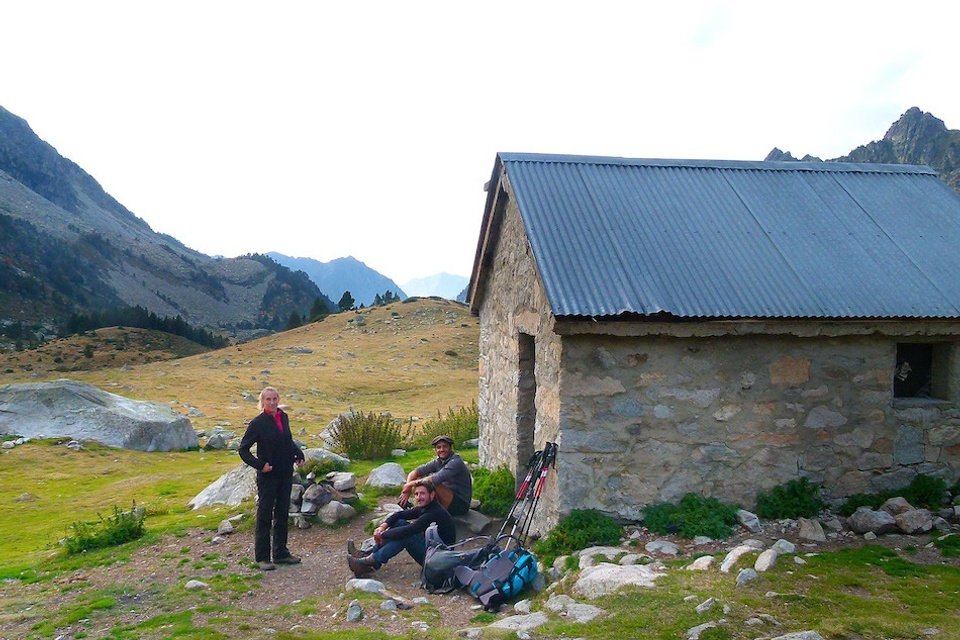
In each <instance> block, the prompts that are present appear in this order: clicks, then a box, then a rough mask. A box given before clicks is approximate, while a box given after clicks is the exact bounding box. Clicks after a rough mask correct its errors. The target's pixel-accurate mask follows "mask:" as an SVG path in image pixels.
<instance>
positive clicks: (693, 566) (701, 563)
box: [685, 556, 715, 571]
mask: <svg viewBox="0 0 960 640" xmlns="http://www.w3.org/2000/svg"><path fill="white" fill-rule="evenodd" d="M714 560H715V558H714V557H713V556H700V557H699V558H697V559H696V560H694V561H693V562H692V563H690V564H688V565H687V566H686V567H685V568H686V569H687V570H688V571H706V570H707V569H709V568H710V566H711V565H712V564H713V561H714Z"/></svg>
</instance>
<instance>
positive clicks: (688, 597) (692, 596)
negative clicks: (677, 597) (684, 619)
mask: <svg viewBox="0 0 960 640" xmlns="http://www.w3.org/2000/svg"><path fill="white" fill-rule="evenodd" d="M696 599H697V596H694V595H689V596H684V598H683V601H684V602H693V601H694V600H696Z"/></svg>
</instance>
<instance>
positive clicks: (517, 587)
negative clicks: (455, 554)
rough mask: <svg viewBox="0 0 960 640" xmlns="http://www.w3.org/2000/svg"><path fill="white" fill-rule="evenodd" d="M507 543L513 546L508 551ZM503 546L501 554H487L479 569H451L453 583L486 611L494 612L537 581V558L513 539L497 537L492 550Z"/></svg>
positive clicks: (498, 552)
mask: <svg viewBox="0 0 960 640" xmlns="http://www.w3.org/2000/svg"><path fill="white" fill-rule="evenodd" d="M511 542H514V543H516V547H515V548H513V549H510V548H509V546H510V544H511ZM504 543H505V545H506V546H505V548H504V549H503V551H499V550H498V551H496V552H493V553H491V554H490V556H489V558H488V559H487V561H486V563H484V564H483V566H481V567H479V568H477V569H474V568H471V567H468V566H460V567H457V568H456V569H454V577H455V578H456V580H457V581H458V582H459V583H460V584H462V585H464V586H465V587H466V589H467V591H469V592H470V595H472V596H474V597H475V598H477V599H478V600H480V603H481V604H482V605H483V608H484V610H486V611H496V610H497V609H499V608H500V605H501V604H503V603H504V602H505V601H507V600H510V599H511V598H514V597H516V596H518V595H520V594H521V593H522V592H523V591H524V590H525V589H526V588H527V586H529V585H530V583H532V582H533V581H534V580H535V579H536V577H537V558H536V557H535V556H534V555H533V554H532V553H531V552H530V551H528V550H527V549H524V548H523V547H522V546H520V543H519V542H518V541H517V540H516V538H514V537H513V536H500V537H499V538H497V540H496V542H494V545H493V546H494V547H495V548H496V549H499V547H500V544H504Z"/></svg>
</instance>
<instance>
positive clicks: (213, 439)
mask: <svg viewBox="0 0 960 640" xmlns="http://www.w3.org/2000/svg"><path fill="white" fill-rule="evenodd" d="M226 448H227V439H226V438H224V437H223V434H222V433H214V434H213V435H211V436H210V437H209V438H207V442H206V444H204V445H203V450H204V451H222V450H223V449H226Z"/></svg>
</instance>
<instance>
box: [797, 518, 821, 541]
mask: <svg viewBox="0 0 960 640" xmlns="http://www.w3.org/2000/svg"><path fill="white" fill-rule="evenodd" d="M798 522H799V524H800V531H799V532H798V533H797V537H799V538H800V539H801V540H811V541H813V542H826V540H827V536H826V535H825V534H824V533H823V527H822V526H820V521H819V520H814V519H811V518H800V519H799V521H798Z"/></svg>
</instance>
